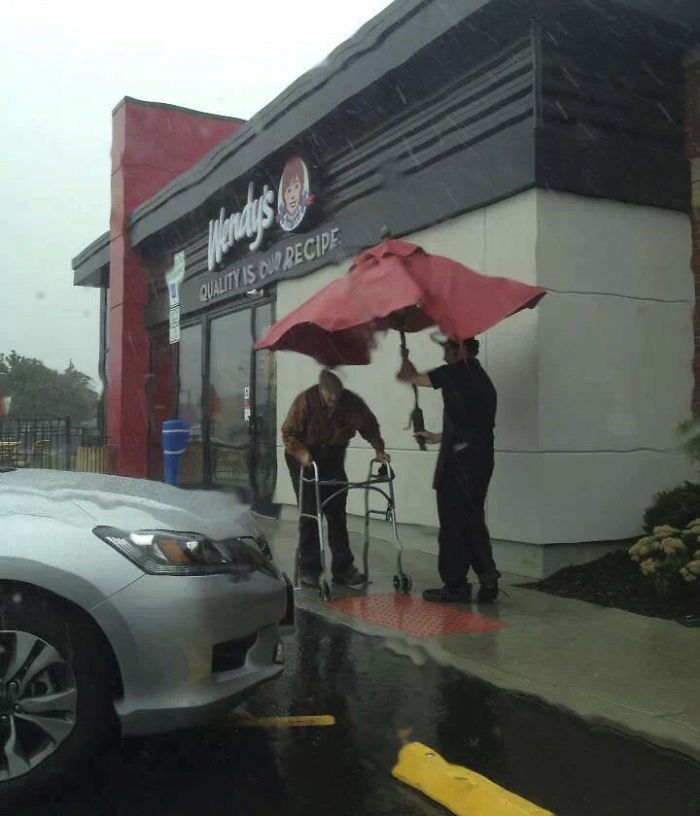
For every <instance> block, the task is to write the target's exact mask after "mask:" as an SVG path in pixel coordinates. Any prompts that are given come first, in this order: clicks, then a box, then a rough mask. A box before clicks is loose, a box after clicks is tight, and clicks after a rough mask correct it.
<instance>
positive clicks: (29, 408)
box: [0, 351, 98, 423]
mask: <svg viewBox="0 0 700 816" xmlns="http://www.w3.org/2000/svg"><path fill="white" fill-rule="evenodd" d="M0 393H2V394H3V395H4V396H5V397H11V398H12V401H11V404H10V411H9V416H11V417H19V418H23V419H29V418H31V417H65V416H68V417H70V418H71V420H72V421H73V422H76V423H78V422H85V421H87V420H91V419H94V418H95V415H96V411H97V401H98V395H97V392H96V391H95V389H94V388H93V387H92V386H91V384H90V377H89V376H88V375H87V374H84V373H83V372H82V371H78V369H77V368H75V366H74V365H73V363H72V362H71V363H70V364H69V366H68V368H66V369H65V371H63V372H60V371H55V370H54V369H51V368H48V366H45V365H44V364H43V363H42V362H41V361H40V360H36V359H34V358H31V357H22V355H20V354H18V353H17V352H16V351H11V352H10V353H9V354H0Z"/></svg>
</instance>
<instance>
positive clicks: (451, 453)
mask: <svg viewBox="0 0 700 816" xmlns="http://www.w3.org/2000/svg"><path fill="white" fill-rule="evenodd" d="M428 376H429V377H430V382H431V384H432V386H433V388H435V389H440V390H441V391H442V399H443V403H444V412H443V426H442V443H441V445H440V454H439V456H438V463H437V469H436V471H435V485H436V486H437V483H438V482H439V480H440V476H441V475H442V472H443V470H444V468H445V466H446V465H447V464H448V463H449V461H450V460H452V459H453V458H454V457H455V456H459V453H460V450H462V449H464V448H465V447H466V446H474V447H476V448H479V449H481V450H482V452H484V453H488V454H490V455H492V452H493V429H494V426H495V424H496V402H497V400H496V389H495V388H494V386H493V383H492V382H491V379H490V378H489V375H488V374H487V373H486V372H485V371H484V369H483V368H482V367H481V363H479V361H478V360H477V359H475V358H473V357H472V358H470V359H468V360H459V361H458V362H456V363H449V364H447V365H443V366H440V367H439V368H435V369H433V370H432V371H430V372H428Z"/></svg>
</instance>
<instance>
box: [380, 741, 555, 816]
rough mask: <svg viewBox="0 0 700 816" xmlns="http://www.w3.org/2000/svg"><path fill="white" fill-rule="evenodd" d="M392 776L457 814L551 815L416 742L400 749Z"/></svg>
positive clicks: (549, 812) (493, 815)
mask: <svg viewBox="0 0 700 816" xmlns="http://www.w3.org/2000/svg"><path fill="white" fill-rule="evenodd" d="M392 776H394V777H395V778H396V779H398V780H400V781H401V782H404V783H405V784H406V785H410V786H411V787H412V788H416V790H419V791H420V792H421V793H423V794H424V795H425V796H428V797H430V798H431V799H433V800H434V801H435V802H438V803H439V804H441V805H443V807H446V808H447V809H448V810H450V811H452V813H455V814H456V816H554V814H553V813H552V812H551V811H549V810H543V809H542V808H541V807H538V806H537V805H533V804H532V803H531V802H528V801H527V799H523V798H522V797H520V796H516V794H514V793H511V792H510V791H507V790H505V789H504V788H501V787H499V786H498V785H496V784H495V783H494V782H491V781H490V780H488V779H486V777H484V776H481V775H480V774H477V773H474V771H470V770H468V769H467V768H460V767H459V765H450V764H449V763H448V762H445V760H444V759H443V758H442V757H441V756H439V754H436V753H435V751H433V750H431V749H430V748H428V747H427V746H426V745H421V743H419V742H411V743H409V744H408V745H405V746H404V747H403V748H402V749H401V752H400V753H399V761H398V763H397V765H396V767H395V768H394V770H393V771H392Z"/></svg>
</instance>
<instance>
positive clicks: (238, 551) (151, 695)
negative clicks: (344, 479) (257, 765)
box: [0, 470, 293, 804]
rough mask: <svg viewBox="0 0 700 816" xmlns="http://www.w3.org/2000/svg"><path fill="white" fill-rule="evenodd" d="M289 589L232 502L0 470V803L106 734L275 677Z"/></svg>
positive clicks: (155, 486) (199, 718)
mask: <svg viewBox="0 0 700 816" xmlns="http://www.w3.org/2000/svg"><path fill="white" fill-rule="evenodd" d="M292 622H293V593H292V587H291V585H290V582H289V581H288V579H287V578H286V576H284V575H283V574H282V573H280V572H279V570H278V569H277V568H276V567H275V565H274V563H273V562H272V560H271V553H270V551H269V547H268V545H267V543H266V541H265V540H264V539H263V538H262V537H261V536H260V535H259V534H258V533H257V531H256V528H255V524H254V520H253V517H252V516H251V515H250V513H249V512H248V511H247V510H246V508H244V507H242V506H241V505H237V504H236V503H235V502H234V500H233V499H232V498H231V497H230V496H227V495H224V494H221V493H216V492H213V491H189V490H181V489H178V488H174V487H169V486H167V485H163V484H160V483H157V482H149V481H142V480H139V479H127V478H122V477H118V476H102V475H96V474H85V473H68V472H56V471H48V470H14V471H7V472H0V802H2V803H3V804H5V803H6V802H7V801H9V799H10V798H11V797H12V798H14V797H15V796H18V797H21V796H22V795H23V794H24V793H25V792H26V791H28V790H30V789H31V790H32V791H34V790H36V789H38V788H40V787H43V786H44V785H45V784H46V783H49V782H51V781H53V780H54V779H55V778H56V777H62V776H64V775H65V774H66V773H67V772H68V771H69V770H70V769H71V768H72V767H74V766H75V764H76V763H77V762H78V760H80V759H81V758H82V757H84V756H85V755H86V754H88V753H89V752H90V751H92V750H94V748H95V747H96V746H97V744H98V743H99V742H100V740H101V739H102V738H103V737H104V735H105V733H106V731H107V730H108V729H109V728H110V726H111V724H112V723H114V722H115V721H116V722H117V723H118V725H119V726H120V729H121V733H122V734H123V735H125V736H126V735H139V734H153V733H157V732H163V731H169V730H173V729H180V728H185V727H188V726H193V725H198V724H200V723H205V722H206V721H208V720H210V719H212V718H215V717H217V716H220V715H222V714H224V713H225V712H227V711H228V710H230V709H231V708H232V707H233V706H235V705H236V704H237V703H239V702H240V701H241V700H242V699H243V698H244V697H245V696H246V695H247V694H248V693H249V692H250V691H251V690H252V689H253V688H255V687H256V686H257V685H259V684H260V683H263V682H266V681H268V680H271V679H273V678H274V677H276V676H277V675H278V674H279V673H280V672H281V671H282V662H283V656H282V647H281V644H280V631H281V630H282V629H284V628H285V627H291V626H292Z"/></svg>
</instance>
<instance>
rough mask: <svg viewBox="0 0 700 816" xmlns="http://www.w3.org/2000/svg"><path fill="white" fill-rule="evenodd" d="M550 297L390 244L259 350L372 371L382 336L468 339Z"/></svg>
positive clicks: (361, 259) (362, 258)
mask: <svg viewBox="0 0 700 816" xmlns="http://www.w3.org/2000/svg"><path fill="white" fill-rule="evenodd" d="M544 294H545V290H544V289H540V288H538V287H536V286H529V285H528V284H525V283H520V282H518V281H514V280H510V279H509V278H496V277H490V276H488V275H480V274H479V273H478V272H474V271H473V270H472V269H469V268H468V267H466V266H464V265H463V264H460V263H458V262H457V261H453V260H451V259H450V258H444V257H442V256H440V255H430V254H429V253H427V252H425V251H424V250H423V249H422V248H421V247H419V246H416V245H415V244H409V243H407V242H405V241H396V240H389V241H384V242H383V243H381V244H379V245H378V246H376V247H374V248H373V249H369V250H367V251H366V252H363V253H362V254H361V255H359V256H358V257H357V258H356V259H355V262H354V263H353V265H352V266H351V267H350V270H349V273H348V274H347V275H346V276H345V277H343V278H340V279H338V280H335V281H333V282H332V283H330V284H328V286H326V287H324V288H323V289H321V290H320V291H318V292H316V294H315V295H313V296H312V297H310V298H309V299H308V300H307V301H306V302H305V303H302V305H301V306H299V307H298V308H297V309H295V310H294V311H293V312H291V313H290V314H288V315H287V316H286V317H283V318H282V319H281V320H278V321H277V322H276V323H275V324H274V325H273V326H272V327H271V329H270V331H269V332H268V333H267V335H266V336H265V337H264V338H263V339H262V340H259V341H258V342H257V343H256V344H255V348H256V349H272V350H275V351H297V352H300V353H302V354H306V355H308V356H310V357H313V358H314V359H315V360H317V361H318V362H319V363H321V364H322V365H325V366H329V367H331V368H333V367H335V366H338V365H366V364H367V363H369V362H370V352H371V350H372V348H373V346H374V337H375V334H376V333H377V332H380V331H386V330H387V329H398V330H399V331H402V332H416V331H421V330H422V329H427V328H428V327H430V326H438V327H439V328H440V330H441V331H442V333H443V334H444V335H445V336H446V337H450V338H453V339H455V340H464V339H466V338H467V337H474V336H475V335H477V334H481V333H482V332H484V331H486V330H487V329H490V328H491V327H492V326H495V325H496V324H497V323H500V321H501V320H504V319H505V318H506V317H508V316H510V315H512V314H514V313H515V312H519V311H520V310H521V309H525V308H532V307H533V306H535V305H536V304H537V303H538V302H539V300H540V299H541V298H542V297H543V296H544Z"/></svg>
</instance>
